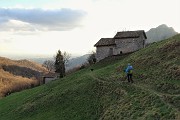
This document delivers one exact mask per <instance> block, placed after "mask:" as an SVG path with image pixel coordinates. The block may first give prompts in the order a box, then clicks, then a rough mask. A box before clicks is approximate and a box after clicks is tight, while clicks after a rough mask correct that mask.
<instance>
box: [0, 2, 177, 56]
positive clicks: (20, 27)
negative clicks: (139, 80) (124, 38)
mask: <svg viewBox="0 0 180 120" xmlns="http://www.w3.org/2000/svg"><path fill="white" fill-rule="evenodd" d="M161 24H166V25H168V26H169V27H173V28H174V29H175V31H177V32H180V0H0V56H5V57H10V56H13V57H14V56H24V57H27V56H29V55H33V56H37V57H41V56H48V55H50V56H53V55H54V54H55V53H56V52H57V50H58V49H60V50H62V51H67V52H69V53H71V54H72V55H83V54H87V53H89V52H90V51H92V50H94V49H95V48H94V47H93V46H94V44H95V43H96V42H97V41H98V40H99V39H100V38H102V37H113V36H114V35H115V33H116V32H117V31H122V30H145V31H148V30H149V29H150V28H154V27H157V26H159V25H161Z"/></svg>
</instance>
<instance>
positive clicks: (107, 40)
mask: <svg viewBox="0 0 180 120" xmlns="http://www.w3.org/2000/svg"><path fill="white" fill-rule="evenodd" d="M111 45H115V40H114V39H113V38H101V39H100V40H99V41H98V42H97V43H96V44H95V45H94V46H95V47H96V46H111Z"/></svg>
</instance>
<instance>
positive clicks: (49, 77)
mask: <svg viewBox="0 0 180 120" xmlns="http://www.w3.org/2000/svg"><path fill="white" fill-rule="evenodd" d="M58 78H59V73H51V72H50V73H47V74H45V75H44V76H43V84H46V83H48V82H51V81H53V80H56V79H58Z"/></svg>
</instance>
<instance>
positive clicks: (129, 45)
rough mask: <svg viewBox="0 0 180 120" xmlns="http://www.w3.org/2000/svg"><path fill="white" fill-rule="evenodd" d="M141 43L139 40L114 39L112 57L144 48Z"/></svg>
mask: <svg viewBox="0 0 180 120" xmlns="http://www.w3.org/2000/svg"><path fill="white" fill-rule="evenodd" d="M143 41H144V40H142V39H141V38H128V39H115V43H116V48H115V50H114V55H118V54H122V53H129V52H133V51H136V50H139V49H141V48H143V47H144V45H143Z"/></svg>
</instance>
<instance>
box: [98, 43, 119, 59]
mask: <svg viewBox="0 0 180 120" xmlns="http://www.w3.org/2000/svg"><path fill="white" fill-rule="evenodd" d="M114 50H115V47H114V46H99V47H97V49H96V59H97V61H99V60H102V59H104V58H106V57H108V56H112V55H114Z"/></svg>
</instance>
